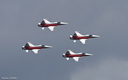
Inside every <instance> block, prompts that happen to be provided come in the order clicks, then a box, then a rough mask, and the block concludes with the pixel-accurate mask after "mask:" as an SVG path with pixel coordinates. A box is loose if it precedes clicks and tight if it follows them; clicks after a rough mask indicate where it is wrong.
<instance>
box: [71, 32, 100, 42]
mask: <svg viewBox="0 0 128 80" xmlns="http://www.w3.org/2000/svg"><path fill="white" fill-rule="evenodd" d="M98 37H100V36H98V35H89V34H86V35H82V34H80V33H79V32H78V31H75V33H74V35H70V39H71V40H74V42H76V40H80V41H81V42H82V44H85V42H86V40H87V39H89V38H98Z"/></svg>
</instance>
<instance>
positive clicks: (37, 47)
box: [22, 42, 52, 54]
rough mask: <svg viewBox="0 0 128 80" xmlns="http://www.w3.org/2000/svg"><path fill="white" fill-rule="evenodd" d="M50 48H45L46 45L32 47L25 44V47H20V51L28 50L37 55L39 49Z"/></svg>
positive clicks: (29, 44)
mask: <svg viewBox="0 0 128 80" xmlns="http://www.w3.org/2000/svg"><path fill="white" fill-rule="evenodd" d="M51 47H52V46H47V45H33V44H32V43H30V42H27V43H26V45H25V46H22V49H23V50H25V51H26V52H28V51H29V50H32V51H33V52H34V53H35V54H38V51H39V50H40V49H44V48H51Z"/></svg>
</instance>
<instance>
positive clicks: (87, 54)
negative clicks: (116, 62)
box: [85, 53, 93, 56]
mask: <svg viewBox="0 0 128 80" xmlns="http://www.w3.org/2000/svg"><path fill="white" fill-rule="evenodd" d="M85 55H86V56H92V55H93V54H90V53H85Z"/></svg>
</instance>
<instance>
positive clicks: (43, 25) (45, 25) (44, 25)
mask: <svg viewBox="0 0 128 80" xmlns="http://www.w3.org/2000/svg"><path fill="white" fill-rule="evenodd" d="M57 25H58V24H41V26H42V27H48V26H57Z"/></svg>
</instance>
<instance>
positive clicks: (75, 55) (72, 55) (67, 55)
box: [65, 55, 82, 57]
mask: <svg viewBox="0 0 128 80" xmlns="http://www.w3.org/2000/svg"><path fill="white" fill-rule="evenodd" d="M65 56H66V57H82V55H65Z"/></svg>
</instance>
